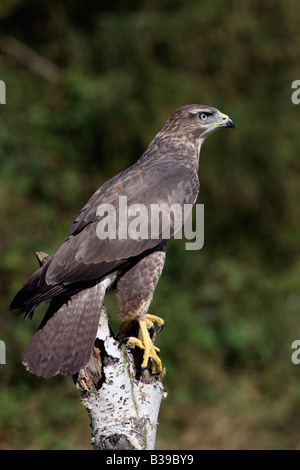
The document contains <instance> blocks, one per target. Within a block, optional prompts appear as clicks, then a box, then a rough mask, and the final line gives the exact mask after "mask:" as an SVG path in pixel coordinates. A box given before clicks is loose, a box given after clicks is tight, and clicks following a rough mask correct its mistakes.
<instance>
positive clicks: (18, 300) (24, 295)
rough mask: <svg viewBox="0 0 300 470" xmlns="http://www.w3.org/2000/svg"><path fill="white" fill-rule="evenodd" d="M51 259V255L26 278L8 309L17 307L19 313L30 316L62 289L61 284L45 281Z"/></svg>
mask: <svg viewBox="0 0 300 470" xmlns="http://www.w3.org/2000/svg"><path fill="white" fill-rule="evenodd" d="M51 259H52V256H51V257H49V259H48V260H47V261H46V263H45V264H44V265H43V266H41V267H40V268H39V269H38V270H37V271H36V272H35V273H34V274H33V275H32V276H31V277H30V278H29V279H28V281H27V282H26V283H25V284H24V286H23V287H22V289H20V290H19V292H18V293H17V294H16V296H15V297H14V299H13V300H12V302H11V304H10V306H9V308H10V309H12V310H13V309H18V310H20V312H21V313H25V317H31V316H32V314H33V311H34V309H35V308H36V307H38V305H40V304H41V303H42V302H44V301H45V300H48V299H49V298H51V297H53V296H56V295H59V294H61V293H62V292H63V291H64V288H63V286H62V285H60V284H56V285H49V284H47V283H46V281H45V276H46V272H47V269H48V267H49V264H50V262H51Z"/></svg>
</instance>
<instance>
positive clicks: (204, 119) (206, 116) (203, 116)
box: [199, 113, 209, 121]
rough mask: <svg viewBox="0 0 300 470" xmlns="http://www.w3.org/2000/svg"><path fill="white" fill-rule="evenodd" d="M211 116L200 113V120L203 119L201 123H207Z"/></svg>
mask: <svg viewBox="0 0 300 470" xmlns="http://www.w3.org/2000/svg"><path fill="white" fill-rule="evenodd" d="M208 116H209V114H208V113H200V114H199V118H200V119H201V121H206V119H207V118H208Z"/></svg>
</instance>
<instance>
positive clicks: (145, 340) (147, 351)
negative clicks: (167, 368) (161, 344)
mask: <svg viewBox="0 0 300 470" xmlns="http://www.w3.org/2000/svg"><path fill="white" fill-rule="evenodd" d="M138 323H139V327H140V332H141V339H138V338H135V337H134V336H130V338H129V339H128V341H127V345H128V346H133V347H135V346H137V347H138V348H140V349H143V350H144V356H143V362H142V364H141V368H142V369H144V368H146V367H147V365H148V361H149V359H150V358H151V359H152V360H153V361H154V362H155V365H156V369H157V371H158V372H161V371H162V364H161V360H160V359H159V357H158V355H157V353H159V348H157V347H156V346H154V344H153V343H152V340H151V338H150V335H149V332H148V328H147V324H146V320H139V321H138Z"/></svg>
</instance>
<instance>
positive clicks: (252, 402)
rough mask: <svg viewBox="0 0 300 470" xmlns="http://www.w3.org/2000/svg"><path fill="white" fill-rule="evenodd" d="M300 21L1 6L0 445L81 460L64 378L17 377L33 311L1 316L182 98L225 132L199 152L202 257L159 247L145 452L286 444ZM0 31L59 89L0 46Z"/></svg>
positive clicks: (83, 434)
mask: <svg viewBox="0 0 300 470" xmlns="http://www.w3.org/2000/svg"><path fill="white" fill-rule="evenodd" d="M299 22H300V9H299V4H298V2H297V0H284V1H281V0H278V1H275V0H269V1H268V2H261V1H258V0H253V1H250V0H246V1H243V2H241V1H238V0H226V2H225V1H221V0H214V1H210V0H203V1H198V0H133V1H128V0H126V1H124V0H118V1H117V0H110V1H102V2H86V1H83V0H64V1H50V0H45V1H43V2H40V3H38V2H34V1H33V0H9V1H2V2H1V4H0V24H1V28H0V31H1V33H0V67H1V68H0V79H2V80H4V81H5V83H6V87H7V98H6V99H7V104H6V105H1V106H0V215H1V217H0V234H1V235H0V237H1V238H0V239H1V261H0V276H1V282H0V289H1V302H0V305H1V316H0V339H1V340H4V341H5V343H6V347H7V364H6V365H5V366H4V365H0V447H1V448H3V449H86V448H87V449H89V448H91V447H90V443H89V442H90V429H89V420H88V417H87V416H86V412H85V410H84V408H83V407H82V405H81V404H80V401H79V395H78V393H77V391H76V390H75V389H74V386H73V384H72V381H71V379H69V378H62V377H56V378H54V379H51V380H43V379H38V378H36V377H34V376H31V375H30V374H29V373H27V372H26V370H25V369H24V367H23V366H22V365H21V359H22V353H23V351H24V349H25V347H26V345H27V344H28V342H29V339H30V337H31V335H32V333H33V332H34V331H35V329H36V328H37V326H38V324H39V321H40V315H36V316H35V318H34V320H33V321H32V322H31V323H30V322H23V321H22V319H21V318H19V317H18V316H16V315H15V314H14V313H12V312H8V309H7V306H8V304H9V302H10V300H11V299H12V297H13V295H14V294H15V292H16V291H17V289H19V288H20V286H21V285H22V284H23V282H24V281H25V279H26V278H27V277H28V276H29V275H30V274H31V273H32V272H33V271H34V270H35V269H36V268H37V262H36V260H35V257H34V252H35V251H37V250H42V251H46V252H49V253H53V252H54V251H55V250H56V249H57V248H58V246H59V245H60V243H61V241H62V240H63V239H64V237H65V235H66V232H67V230H68V228H69V226H70V224H71V223H72V221H73V219H74V218H75V216H76V215H77V213H78V212H79V210H80V209H81V207H82V206H83V204H84V203H85V202H86V200H87V199H88V198H89V196H90V195H91V194H92V193H93V192H94V191H95V190H96V189H97V188H98V187H99V186H100V185H101V184H102V183H103V182H104V181H105V180H106V179H108V178H109V177H110V176H112V175H114V174H115V173H117V172H119V171H121V170H123V169H125V168H126V167H128V166H129V165H130V164H132V163H133V162H135V161H136V160H137V159H138V158H139V156H140V155H141V154H142V153H143V151H144V150H145V148H146V147H147V145H148V144H149V142H150V141H151V140H152V138H153V137H154V135H155V134H156V132H158V131H159V130H160V128H161V127H162V125H163V124H164V122H165V121H166V119H167V118H168V117H169V116H170V115H171V114H172V113H173V112H174V111H175V109H177V108H178V107H180V106H182V105H185V104H188V103H203V104H208V105H213V106H216V107H217V108H219V109H220V110H221V111H222V112H224V113H226V114H229V115H230V117H232V118H233V119H234V120H235V122H236V132H235V133H233V132H229V131H225V130H223V131H219V132H218V133H216V134H215V135H214V136H213V137H212V138H210V139H209V140H208V141H207V142H206V143H205V146H204V148H203V149H202V153H201V159H200V181H201V192H200V196H199V200H198V202H199V203H204V205H205V245H204V248H203V249H202V250H200V251H198V252H195V251H186V250H185V249H184V243H183V242H181V241H179V240H173V241H171V242H170V243H169V246H168V257H167V263H166V266H165V270H164V274H163V276H162V278H161V280H160V283H159V286H158V288H157V291H156V294H155V298H154V301H153V303H152V306H151V312H152V313H155V314H158V315H161V316H162V317H164V318H165V321H166V326H165V329H164V330H163V332H162V333H161V334H160V335H159V338H158V340H157V344H158V345H159V346H160V347H161V356H162V360H163V363H164V365H165V366H166V367H167V379H166V388H167V390H168V398H167V400H166V402H164V403H163V405H162V408H161V414H160V426H159V430H158V439H157V448H159V449H202V448H209V449H246V448H251V449H262V448H267V449H278V448H283V449H299V448H300V428H299V417H300V384H299V380H298V379H299V370H300V369H299V367H300V365H299V366H296V365H294V364H292V362H291V353H292V349H291V344H292V341H294V340H295V339H299V338H300V320H299V307H300V287H299V270H300V249H299V237H300V224H299V196H300V184H299V183H300V179H299V176H300V159H299V147H300V129H299V123H300V107H297V106H296V105H293V104H292V102H291V94H292V91H293V90H292V89H291V83H292V82H293V81H294V80H296V79H300V70H299V68H300V33H299ZM6 35H10V36H12V37H13V38H15V39H17V40H19V41H20V42H22V43H23V44H24V45H27V46H29V47H30V48H32V49H33V50H34V51H35V52H37V53H38V54H39V55H40V56H42V57H44V58H46V59H48V60H49V61H50V62H51V63H52V64H53V65H54V66H56V67H58V69H59V73H60V75H59V77H60V78H59V79H58V80H56V79H54V78H55V77H52V76H51V77H49V78H48V79H47V78H45V77H44V76H42V75H41V74H39V73H36V72H35V71H34V70H32V64H31V63H29V62H28V61H26V60H25V62H20V61H19V60H17V59H16V57H14V55H13V54H10V53H7V52H5V51H4V48H3V47H2V46H1V45H3V44H4V42H5V36H6ZM114 302H115V301H114V299H113V298H109V299H108V306H109V308H110V310H113V306H114Z"/></svg>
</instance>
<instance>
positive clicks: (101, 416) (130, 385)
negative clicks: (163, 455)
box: [73, 307, 166, 450]
mask: <svg viewBox="0 0 300 470" xmlns="http://www.w3.org/2000/svg"><path fill="white" fill-rule="evenodd" d="M108 320H109V319H108V315H107V312H106V309H105V307H103V309H102V312H101V316H100V322H99V328H98V333H97V338H96V341H95V345H94V350H93V353H92V357H91V360H90V362H89V364H88V365H87V366H86V367H85V368H84V369H81V370H80V371H79V373H78V374H76V376H74V377H73V379H74V382H75V384H76V387H77V388H78V389H79V391H80V393H81V397H82V403H83V405H84V406H85V407H86V409H87V412H88V414H89V416H90V420H91V428H92V444H93V445H94V448H95V450H153V449H154V445H155V437H156V429H157V424H158V421H157V420H158V413H159V409H160V405H161V401H162V399H163V398H165V397H166V392H165V390H164V387H163V380H164V376H165V369H164V370H163V371H162V372H161V373H160V374H159V375H154V374H152V373H151V371H150V370H148V369H147V370H143V371H139V365H140V363H141V360H142V354H141V353H140V351H138V350H134V351H133V353H130V352H128V351H127V347H126V345H125V344H122V345H121V347H120V342H119V341H116V340H115V339H114V336H113V334H112V332H111V330H110V328H109V324H108Z"/></svg>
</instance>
